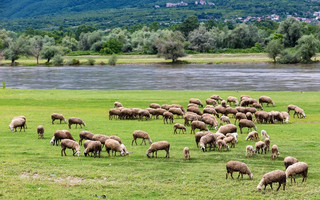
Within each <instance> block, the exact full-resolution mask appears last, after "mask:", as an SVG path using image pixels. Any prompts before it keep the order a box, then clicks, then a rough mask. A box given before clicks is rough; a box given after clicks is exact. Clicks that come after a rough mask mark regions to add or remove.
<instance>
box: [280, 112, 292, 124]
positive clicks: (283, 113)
mask: <svg viewBox="0 0 320 200" xmlns="http://www.w3.org/2000/svg"><path fill="white" fill-rule="evenodd" d="M281 114H282V116H283V120H286V123H287V124H288V123H289V117H290V115H289V113H287V112H281Z"/></svg>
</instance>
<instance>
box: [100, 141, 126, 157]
mask: <svg viewBox="0 0 320 200" xmlns="http://www.w3.org/2000/svg"><path fill="white" fill-rule="evenodd" d="M104 145H105V147H106V151H107V153H108V155H109V157H110V150H111V151H112V154H113V152H114V155H115V156H116V154H117V152H120V155H121V156H125V155H129V152H127V149H126V147H125V146H124V145H123V144H120V143H119V142H118V141H117V140H114V139H108V140H106V141H105V143H104Z"/></svg>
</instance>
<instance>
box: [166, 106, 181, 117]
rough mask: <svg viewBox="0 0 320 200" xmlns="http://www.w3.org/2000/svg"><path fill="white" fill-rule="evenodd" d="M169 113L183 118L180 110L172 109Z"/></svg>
mask: <svg viewBox="0 0 320 200" xmlns="http://www.w3.org/2000/svg"><path fill="white" fill-rule="evenodd" d="M169 112H171V113H172V114H173V115H177V116H178V117H179V116H181V117H183V112H182V110H181V109H180V108H170V109H169Z"/></svg>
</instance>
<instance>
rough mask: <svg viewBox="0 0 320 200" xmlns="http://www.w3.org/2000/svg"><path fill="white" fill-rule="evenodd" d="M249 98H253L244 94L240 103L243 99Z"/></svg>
mask: <svg viewBox="0 0 320 200" xmlns="http://www.w3.org/2000/svg"><path fill="white" fill-rule="evenodd" d="M248 98H251V97H250V96H249V95H245V94H243V95H241V96H240V101H242V100H243V99H248Z"/></svg>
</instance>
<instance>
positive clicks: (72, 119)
mask: <svg viewBox="0 0 320 200" xmlns="http://www.w3.org/2000/svg"><path fill="white" fill-rule="evenodd" d="M72 124H75V125H76V128H77V126H78V124H79V125H80V128H82V125H83V126H86V124H85V123H84V121H82V119H80V118H76V117H70V118H69V129H71V125H72Z"/></svg>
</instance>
